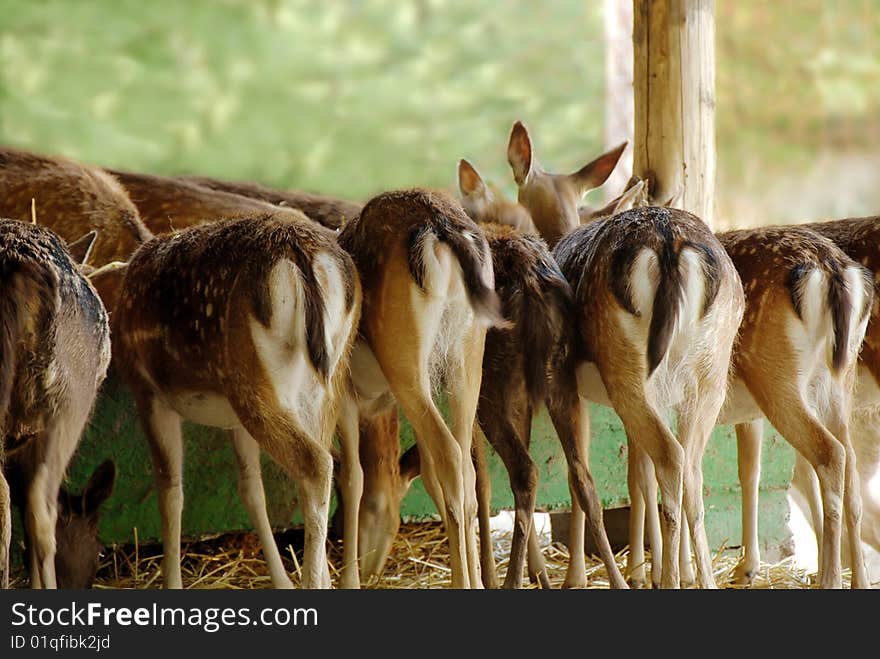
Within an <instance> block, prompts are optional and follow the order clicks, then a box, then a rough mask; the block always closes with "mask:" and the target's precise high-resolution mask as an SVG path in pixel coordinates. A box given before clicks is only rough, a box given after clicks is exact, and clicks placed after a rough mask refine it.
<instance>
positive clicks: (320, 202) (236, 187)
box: [177, 175, 363, 229]
mask: <svg viewBox="0 0 880 659" xmlns="http://www.w3.org/2000/svg"><path fill="white" fill-rule="evenodd" d="M177 178H178V179H180V180H183V181H189V182H191V183H195V184H196V185H200V186H203V187H206V188H211V189H212V190H221V191H223V192H231V193H233V194H237V195H241V196H243V197H250V198H252V199H261V200H263V201H266V202H268V203H270V204H275V205H278V206H289V207H290V208H296V209H297V210H300V211H302V212H303V213H305V214H306V215H307V216H308V217H309V219H311V220H314V221H315V222H318V223H319V224H322V225H323V226H325V227H327V228H328V229H338V228H340V227H341V226H342V225H344V224H345V223H346V222H348V221H349V220H351V219H353V218H355V217H357V216H358V214H359V213H360V212H361V208H362V207H363V206H362V205H361V204H358V203H355V202H353V201H348V200H346V199H339V198H336V197H328V196H326V195H320V194H316V193H313V192H304V191H302V190H281V189H278V188H272V187H269V186H266V185H263V184H261V183H254V182H248V181H223V180H220V179H216V178H211V177H208V176H195V175H188V176H179V177H177Z"/></svg>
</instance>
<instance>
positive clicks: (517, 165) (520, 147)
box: [507, 121, 532, 185]
mask: <svg viewBox="0 0 880 659" xmlns="http://www.w3.org/2000/svg"><path fill="white" fill-rule="evenodd" d="M507 162H509V163H510V168H511V169H512V170H513V178H514V179H515V180H516V184H517V185H523V184H524V183H525V182H526V179H528V177H529V174H530V173H531V171H532V140H531V138H530V137H529V131H528V130H526V127H525V126H524V125H523V123H522V122H521V121H517V122H516V123H515V124H513V128H512V129H511V131H510V141H509V142H508V143H507Z"/></svg>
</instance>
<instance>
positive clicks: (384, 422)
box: [92, 170, 406, 588]
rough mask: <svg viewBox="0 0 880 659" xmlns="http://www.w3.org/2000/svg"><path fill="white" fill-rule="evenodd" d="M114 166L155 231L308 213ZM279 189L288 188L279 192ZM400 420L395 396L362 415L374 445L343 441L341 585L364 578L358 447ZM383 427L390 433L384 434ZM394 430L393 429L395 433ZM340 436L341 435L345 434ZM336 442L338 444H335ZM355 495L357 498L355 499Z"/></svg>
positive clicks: (388, 440) (388, 442)
mask: <svg viewBox="0 0 880 659" xmlns="http://www.w3.org/2000/svg"><path fill="white" fill-rule="evenodd" d="M109 171H111V172H112V173H113V174H114V176H116V177H117V178H118V179H119V180H120V181H121V182H122V184H123V185H124V186H125V188H126V190H127V192H128V194H129V196H130V197H131V199H132V200H133V201H134V203H135V204H136V205H137V209H138V212H139V213H140V215H141V217H143V218H144V221H145V222H147V223H149V226H150V227H151V228H152V229H153V230H154V231H155V232H156V233H163V232H168V231H169V230H171V229H173V230H180V229H183V228H187V227H191V226H197V225H200V224H209V223H214V222H217V221H219V220H221V219H223V218H227V217H238V218H241V217H244V216H254V215H255V214H256V215H261V214H262V215H264V214H265V213H266V212H267V210H268V212H270V213H271V214H272V215H273V217H276V218H285V217H286V218H288V219H292V220H294V221H301V220H303V219H304V218H305V216H304V215H303V214H302V212H301V211H299V210H296V209H294V208H285V207H278V206H272V205H271V204H270V203H269V202H267V201H264V200H261V199H253V198H251V197H250V196H243V195H240V194H238V193H236V192H228V191H226V190H217V189H214V188H213V187H204V186H202V185H200V184H197V183H195V182H193V181H194V180H196V178H197V177H192V179H190V178H172V177H168V176H157V175H153V174H142V173H135V172H122V171H119V170H109ZM204 180H205V181H208V182H213V183H214V185H215V186H220V185H222V182H219V181H213V179H204ZM234 187H236V189H239V188H241V189H243V191H245V192H247V193H249V194H254V193H255V190H256V191H257V192H260V191H263V192H265V191H266V190H268V189H265V190H264V189H263V188H261V187H258V186H249V185H248V184H238V185H237V186H234ZM278 194H283V193H281V192H279V193H278ZM291 194H296V193H291ZM306 199H311V197H306ZM321 199H325V200H326V202H327V204H328V206H327V207H319V206H317V205H315V206H314V207H313V208H310V209H311V210H313V212H315V213H316V214H317V213H318V211H321V212H323V213H325V215H323V216H320V217H322V218H323V219H325V220H326V219H327V217H332V210H333V209H335V208H339V207H341V208H347V206H346V204H345V202H341V201H340V202H339V204H338V205H334V204H333V201H334V200H332V199H330V198H323V197H322V198H321ZM328 214H329V215H328ZM309 219H312V218H309ZM92 276H93V278H94V277H103V279H106V280H111V279H113V278H114V274H113V272H112V271H109V272H107V273H106V274H104V273H98V274H96V275H92ZM117 279H118V277H117ZM104 286H105V287H108V288H109V287H110V286H111V284H110V283H109V282H108V283H105V284H104ZM396 420H397V408H396V406H395V405H394V404H393V398H392V399H390V403H389V405H388V406H387V407H386V408H385V409H383V410H382V411H381V412H379V411H376V413H375V414H369V415H365V416H364V418H362V419H361V421H360V425H361V426H362V427H363V429H364V436H365V438H366V439H367V440H368V441H369V442H370V443H375V446H373V445H370V444H367V445H364V444H362V445H361V446H360V448H359V447H358V445H357V444H354V445H350V444H343V445H342V446H341V448H342V456H341V460H340V461H339V465H340V469H339V474H338V478H337V479H335V480H334V482H335V483H336V485H337V486H338V487H339V489H340V495H341V498H340V500H339V503H340V506H339V508H340V511H341V512H340V514H341V515H342V516H343V517H344V518H346V519H347V522H346V526H347V528H350V529H351V530H350V531H349V532H348V534H347V540H346V541H345V542H344V543H343V563H344V566H345V567H344V569H343V577H342V585H343V586H344V587H346V588H355V587H357V586H358V585H359V582H360V580H359V577H358V575H357V573H356V572H355V569H356V567H357V566H356V565H355V563H356V562H357V543H356V542H355V541H354V538H355V537H356V536H357V532H356V531H355V530H354V529H356V528H357V525H358V521H357V518H355V517H352V516H353V515H355V514H356V513H357V511H358V510H359V505H358V503H357V500H356V499H358V498H359V496H360V495H359V494H357V493H355V491H354V490H353V489H352V488H353V487H354V485H355V482H356V481H357V482H359V480H358V478H357V476H355V475H353V474H352V473H351V470H352V468H353V467H352V465H353V462H352V460H354V459H355V458H356V457H357V455H358V451H359V450H360V451H361V452H363V454H364V455H363V457H364V459H370V458H371V457H372V456H374V455H376V454H377V452H378V451H380V450H381V449H383V448H384V447H386V446H387V447H391V446H394V447H397V446H398V445H399V436H398V433H397V426H396V425H392V422H393V423H396ZM383 432H384V433H386V434H385V435H383V434H382V433H383ZM392 432H393V434H390V433H392ZM340 438H342V435H341V434H340ZM356 439H357V437H355V440H356ZM340 441H341V440H340ZM333 448H334V450H335V447H333ZM352 456H353V457H352ZM382 464H383V466H384V465H386V464H389V463H386V462H383V463H382ZM403 473H404V474H406V470H404V472H403ZM353 498H354V499H355V500H353V501H352V499H353ZM346 501H350V504H349V505H346ZM398 503H399V501H398ZM361 514H363V515H367V516H369V515H371V514H372V511H371V508H369V507H367V508H365V509H364V510H363V512H362V513H361ZM365 522H366V523H367V526H368V527H369V528H373V529H375V528H376V526H375V525H372V524H370V523H369V520H365ZM398 523H399V522H398ZM395 533H396V527H395ZM364 561H365V565H366V567H367V568H368V570H367V575H368V576H369V575H370V574H371V572H372V569H371V568H372V567H373V563H372V559H370V558H365V559H364Z"/></svg>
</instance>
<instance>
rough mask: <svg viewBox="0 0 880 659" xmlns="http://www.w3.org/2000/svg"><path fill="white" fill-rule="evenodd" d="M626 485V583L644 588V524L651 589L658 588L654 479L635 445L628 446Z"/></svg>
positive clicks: (659, 555) (660, 549)
mask: <svg viewBox="0 0 880 659" xmlns="http://www.w3.org/2000/svg"><path fill="white" fill-rule="evenodd" d="M628 449H629V450H628V451H627V472H626V474H627V483H628V486H629V498H630V517H629V556H628V558H627V568H626V574H627V575H629V576H628V579H627V581H628V583H629V584H630V586H631V587H634V588H644V587H645V585H646V584H647V581H646V578H645V563H646V558H645V526H646V523H647V530H648V542H649V544H650V546H651V582H652V585H653V586H654V588H657V587H659V586H660V571H661V570H660V566H661V564H662V557H663V546H662V541H661V539H660V514H659V512H658V509H657V478H656V477H655V475H654V465H653V463H652V462H651V458H650V457H649V456H648V454H647V453H645V452H644V451H640V450H639V448H638V446H637V445H636V444H635V442H632V441H629V442H628Z"/></svg>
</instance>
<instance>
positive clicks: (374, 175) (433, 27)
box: [0, 0, 604, 198]
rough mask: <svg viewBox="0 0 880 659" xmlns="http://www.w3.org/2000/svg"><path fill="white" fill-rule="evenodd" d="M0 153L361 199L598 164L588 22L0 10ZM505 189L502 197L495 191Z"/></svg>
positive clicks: (73, 7)
mask: <svg viewBox="0 0 880 659" xmlns="http://www.w3.org/2000/svg"><path fill="white" fill-rule="evenodd" d="M0 4H2V6H3V8H4V9H3V11H2V16H3V18H2V19H0V25H2V27H0V29H2V36H0V60H2V79H3V83H2V85H3V91H2V96H0V112H2V123H0V140H2V141H4V142H6V143H12V144H17V145H22V146H26V147H30V148H34V149H40V150H46V151H50V152H58V153H63V154H65V155H68V156H70V157H74V158H79V159H82V160H86V161H89V162H95V163H102V164H107V165H113V166H117V167H125V168H130V169H143V170H148V171H156V172H171V173H173V172H184V171H191V172H204V173H208V174H213V175H217V176H228V177H236V178H252V179H257V180H261V181H263V182H266V183H272V184H282V185H289V186H295V187H300V188H303V189H309V190H317V191H324V192H328V193H334V194H340V195H346V196H350V197H355V198H357V197H364V196H366V195H369V194H371V193H373V192H377V191H379V190H383V189H388V188H392V187H403V186H408V185H432V186H442V187H449V186H452V185H454V184H455V167H456V163H457V161H458V159H459V158H460V157H462V156H467V157H470V158H473V159H474V162H475V163H476V164H477V165H478V166H480V167H482V168H484V169H485V170H486V172H487V173H488V172H492V173H495V174H497V176H498V177H499V178H500V177H502V176H503V177H504V183H507V180H508V179H510V174H509V169H507V164H506V139H507V135H508V132H509V130H510V126H511V125H512V123H513V121H514V120H515V119H517V118H524V119H526V120H528V121H530V122H531V123H532V124H535V125H537V124H539V123H540V125H541V126H542V128H543V130H542V131H541V133H542V137H543V139H542V141H541V149H542V154H546V156H547V158H546V159H547V160H548V161H552V159H553V156H554V155H555V154H557V153H567V154H568V155H567V156H566V162H571V163H572V165H573V163H574V161H576V160H577V159H578V158H580V157H581V154H584V157H586V156H587V155H591V154H593V152H596V151H598V150H599V149H600V147H601V144H600V140H601V122H602V117H601V115H600V114H599V113H597V111H596V109H597V108H600V107H601V96H600V95H601V93H602V85H603V75H604V69H603V65H602V61H603V60H602V58H603V43H602V33H601V29H600V26H601V14H600V10H601V4H600V3H598V4H596V6H595V7H594V3H589V2H571V1H565V0H562V1H560V0H556V1H552V2H544V3H541V4H540V5H538V4H535V3H530V2H511V3H494V2H493V3H488V2H482V3H479V2H476V3H475V2H472V1H471V0H407V1H403V2H401V1H398V0H364V1H362V2H316V1H314V0H271V1H265V0H264V1H259V2H255V1H246V0H244V1H239V0H223V1H217V0H214V1H206V0H188V1H187V2H179V1H177V0H153V1H152V2H149V3H143V2H141V1H140V0H105V1H99V2H77V1H73V2H71V1H70V0H49V1H46V2H33V1H32V0H0ZM509 189H512V186H510V187H509Z"/></svg>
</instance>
